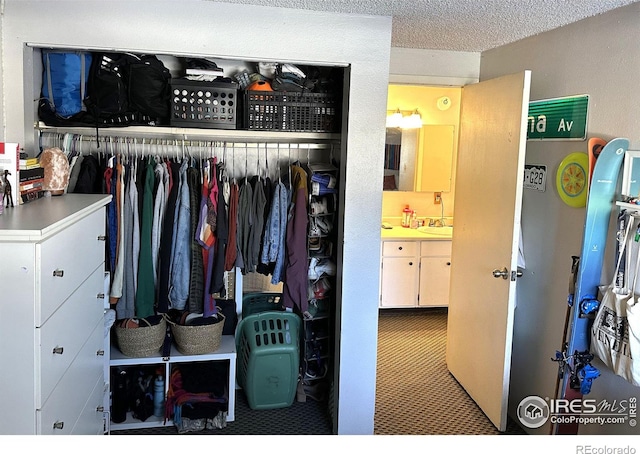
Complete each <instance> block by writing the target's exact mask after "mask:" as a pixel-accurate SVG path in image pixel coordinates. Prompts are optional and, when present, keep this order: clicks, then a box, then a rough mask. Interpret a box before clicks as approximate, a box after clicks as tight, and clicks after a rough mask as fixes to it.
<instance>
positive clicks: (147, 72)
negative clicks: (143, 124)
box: [124, 55, 171, 124]
mask: <svg viewBox="0 0 640 454" xmlns="http://www.w3.org/2000/svg"><path fill="white" fill-rule="evenodd" d="M124 74H125V77H126V85H127V94H128V100H129V107H130V109H131V110H133V111H135V112H137V113H139V114H141V115H142V116H144V117H148V118H149V119H150V121H152V122H154V123H155V124H168V123H169V115H170V107H171V101H170V99H171V98H170V95H171V83H170V81H171V73H170V72H169V70H168V69H167V68H166V67H165V66H164V64H163V63H162V62H161V61H160V60H159V59H158V57H156V56H155V55H141V56H131V57H130V59H129V64H128V65H127V66H126V67H125V68H124Z"/></svg>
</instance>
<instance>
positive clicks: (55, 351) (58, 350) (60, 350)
mask: <svg viewBox="0 0 640 454" xmlns="http://www.w3.org/2000/svg"><path fill="white" fill-rule="evenodd" d="M63 352H64V347H54V348H53V354H54V355H62V353H63Z"/></svg>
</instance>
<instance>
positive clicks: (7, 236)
mask: <svg viewBox="0 0 640 454" xmlns="http://www.w3.org/2000/svg"><path fill="white" fill-rule="evenodd" d="M109 200H110V196H107V195H93V194H83V195H79V194H69V195H65V196H62V197H46V198H43V199H40V200H36V201H32V202H29V203H28V204H24V205H21V206H16V207H14V208H10V209H7V210H5V212H4V214H3V215H1V216H0V250H1V251H2V261H1V262H0V278H1V279H2V300H1V302H0V333H1V334H2V338H3V339H4V342H3V344H2V346H0V364H2V366H3V371H4V372H3V373H2V374H1V375H0V387H1V388H2V390H3V395H4V397H3V404H2V408H3V411H2V412H1V413H0V433H2V434H12V435H56V434H60V435H70V434H84V435H88V434H94V435H98V434H102V433H103V432H104V426H105V425H104V421H105V416H104V415H105V413H104V412H105V408H104V396H105V392H106V389H105V379H104V354H105V352H104V338H105V332H104V331H105V329H104V299H103V295H102V292H103V280H104V260H105V242H104V239H105V236H104V235H105V208H104V207H105V205H106V204H107V203H108V202H109Z"/></svg>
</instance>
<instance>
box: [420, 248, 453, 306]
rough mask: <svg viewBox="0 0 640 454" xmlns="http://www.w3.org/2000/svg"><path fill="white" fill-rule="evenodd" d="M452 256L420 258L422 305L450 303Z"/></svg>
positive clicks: (445, 304)
mask: <svg viewBox="0 0 640 454" xmlns="http://www.w3.org/2000/svg"><path fill="white" fill-rule="evenodd" d="M450 274H451V258H450V257H421V258H420V297H419V298H420V301H419V304H420V306H442V307H446V306H448V305H449V276H450Z"/></svg>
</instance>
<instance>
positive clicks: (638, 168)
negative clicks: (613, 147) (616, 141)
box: [621, 150, 640, 198]
mask: <svg viewBox="0 0 640 454" xmlns="http://www.w3.org/2000/svg"><path fill="white" fill-rule="evenodd" d="M621 193H622V195H623V196H627V197H631V198H638V197H640V151H635V150H627V152H626V153H625V156H624V167H623V170H622V190H621Z"/></svg>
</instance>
